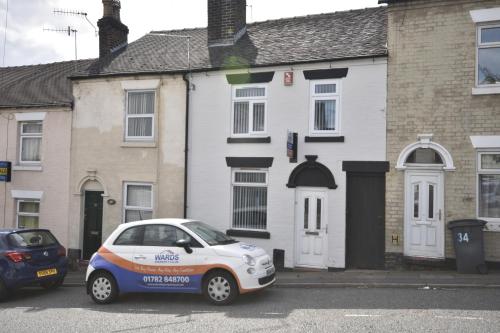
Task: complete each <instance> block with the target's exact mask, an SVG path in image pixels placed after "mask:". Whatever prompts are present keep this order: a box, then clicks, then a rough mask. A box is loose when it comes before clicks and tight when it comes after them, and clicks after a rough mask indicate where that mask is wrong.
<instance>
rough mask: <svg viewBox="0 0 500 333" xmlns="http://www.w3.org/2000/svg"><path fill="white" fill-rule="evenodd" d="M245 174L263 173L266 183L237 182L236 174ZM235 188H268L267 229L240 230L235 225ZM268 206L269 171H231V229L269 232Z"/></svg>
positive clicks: (248, 229) (241, 169)
mask: <svg viewBox="0 0 500 333" xmlns="http://www.w3.org/2000/svg"><path fill="white" fill-rule="evenodd" d="M238 172H244V173H263V174H265V175H266V180H265V182H264V183H242V182H237V181H236V173H238ZM234 186H245V187H266V191H267V197H266V198H267V200H266V228H265V229H250V228H238V227H235V226H234V224H233V222H234V221H233V216H234V199H233V197H234ZM268 204H269V170H268V169H246V168H233V169H232V170H231V225H230V229H232V230H245V231H267V230H268V224H267V222H268V217H269V215H268V209H267V207H268Z"/></svg>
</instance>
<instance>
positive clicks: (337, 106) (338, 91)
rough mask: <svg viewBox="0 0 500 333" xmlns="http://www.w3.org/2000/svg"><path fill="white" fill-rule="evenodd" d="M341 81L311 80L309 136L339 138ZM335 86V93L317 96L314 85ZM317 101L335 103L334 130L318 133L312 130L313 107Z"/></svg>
mask: <svg viewBox="0 0 500 333" xmlns="http://www.w3.org/2000/svg"><path fill="white" fill-rule="evenodd" d="M341 83H342V81H341V80H332V79H328V80H312V81H311V82H310V107H309V135H311V136H339V135H340V112H341V110H340V95H341ZM323 84H335V93H326V94H317V93H316V85H323ZM317 100H334V101H335V130H334V131H320V130H315V129H314V121H315V119H314V117H315V107H316V101H317Z"/></svg>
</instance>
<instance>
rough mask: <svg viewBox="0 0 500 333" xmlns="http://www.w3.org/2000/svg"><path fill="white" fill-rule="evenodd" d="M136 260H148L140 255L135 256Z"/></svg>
mask: <svg viewBox="0 0 500 333" xmlns="http://www.w3.org/2000/svg"><path fill="white" fill-rule="evenodd" d="M134 259H138V260H144V259H146V257H145V256H142V255H138V256H134Z"/></svg>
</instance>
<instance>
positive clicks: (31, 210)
mask: <svg viewBox="0 0 500 333" xmlns="http://www.w3.org/2000/svg"><path fill="white" fill-rule="evenodd" d="M16 216H17V227H18V228H21V229H36V228H38V225H39V223H38V222H39V217H40V201H38V200H21V199H19V200H17V214H16Z"/></svg>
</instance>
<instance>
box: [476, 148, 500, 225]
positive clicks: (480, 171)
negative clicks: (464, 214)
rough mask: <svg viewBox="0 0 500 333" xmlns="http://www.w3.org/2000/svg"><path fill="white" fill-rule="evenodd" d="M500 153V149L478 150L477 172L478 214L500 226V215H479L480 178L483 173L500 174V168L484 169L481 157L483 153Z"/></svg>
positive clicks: (481, 218) (479, 217) (482, 218)
mask: <svg viewBox="0 0 500 333" xmlns="http://www.w3.org/2000/svg"><path fill="white" fill-rule="evenodd" d="M491 154H495V155H496V154H500V149H495V150H479V151H477V168H476V169H477V172H476V216H477V218H478V219H480V220H484V221H487V222H488V223H489V224H490V223H491V224H495V225H496V226H498V227H500V217H498V218H493V217H481V216H480V215H479V197H480V195H481V193H480V189H479V178H480V176H481V175H500V169H483V168H482V167H481V166H482V165H481V157H482V156H483V155H491Z"/></svg>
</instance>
